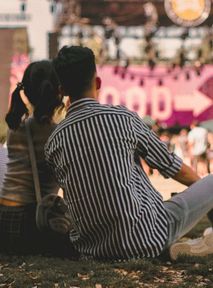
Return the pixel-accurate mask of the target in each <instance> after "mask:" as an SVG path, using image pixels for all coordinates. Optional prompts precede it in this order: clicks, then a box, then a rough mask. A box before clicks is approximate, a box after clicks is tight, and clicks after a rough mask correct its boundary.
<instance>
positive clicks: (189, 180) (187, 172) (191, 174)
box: [172, 163, 200, 186]
mask: <svg viewBox="0 0 213 288" xmlns="http://www.w3.org/2000/svg"><path fill="white" fill-rule="evenodd" d="M172 178H173V179H174V180H176V181H178V182H180V183H182V184H184V185H186V186H190V185H192V184H193V183H195V182H196V181H198V180H199V179H200V177H199V176H198V175H197V173H196V172H195V171H194V170H192V169H191V168H190V167H189V166H188V165H186V164H184V163H183V164H182V166H181V169H180V170H179V172H177V173H176V174H175V175H174V176H173V177H172Z"/></svg>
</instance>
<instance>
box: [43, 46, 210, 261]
mask: <svg viewBox="0 0 213 288" xmlns="http://www.w3.org/2000/svg"><path fill="white" fill-rule="evenodd" d="M53 64H54V67H55V69H56V71H57V73H58V76H59V79H60V82H61V85H62V87H63V89H64V92H65V94H66V95H69V97H70V102H71V105H70V107H69V109H68V112H67V115H66V118H65V119H64V120H63V121H62V122H61V123H59V125H58V126H57V128H56V129H55V130H54V132H53V133H52V135H51V136H50V137H49V139H48V142H47V144H46V146H45V155H46V159H47V161H48V163H49V165H50V167H51V168H52V170H53V172H54V175H55V178H56V179H57V182H58V184H59V185H60V186H61V187H62V188H63V190H64V196H65V198H66V200H67V202H68V204H69V209H70V215H71V217H72V223H73V225H74V229H73V230H72V231H71V232H70V239H71V241H72V243H73V244H74V246H75V248H76V249H77V250H78V251H79V252H80V253H82V254H85V255H91V256H93V257H94V258H98V259H115V260H118V259H130V258H138V257H156V256H158V255H160V254H161V253H163V252H164V251H165V249H167V248H170V254H171V258H172V259H176V257H177V256H178V255H180V254H181V253H182V252H184V253H186V254H188V255H197V256H201V255H202V256H204V255H208V254H211V253H213V245H212V243H213V233H211V234H209V235H207V236H206V237H204V239H202V243H200V245H199V247H197V249H196V250H195V249H191V248H192V247H191V244H190V243H175V242H176V241H177V240H178V239H179V238H180V237H182V236H183V235H184V234H186V233H187V232H188V231H189V230H190V229H191V228H192V227H193V226H194V225H196V224H197V222H198V221H199V220H201V219H202V218H203V217H204V215H206V214H207V213H209V214H208V215H209V219H210V221H211V223H212V224H213V218H212V214H211V213H210V212H211V211H212V209H213V175H209V176H207V177H206V178H203V179H200V177H199V176H198V175H197V174H196V173H195V172H194V171H193V170H192V169H191V168H190V167H189V166H187V165H186V164H184V163H183V162H182V160H181V159H180V158H179V157H178V156H176V155H175V154H174V153H172V152H170V151H169V150H168V148H167V146H166V144H165V143H163V142H162V141H161V140H160V139H159V138H158V137H157V136H156V134H155V133H154V132H153V131H152V130H151V129H149V127H148V126H147V125H146V124H145V123H144V121H143V120H142V119H141V118H140V117H139V116H138V115H137V114H136V113H133V112H131V111H129V110H128V109H126V108H125V107H122V106H112V105H104V104H100V103H99V102H98V93H99V89H100V87H101V80H100V78H99V77H98V76H97V74H96V65H95V57H94V54H93V52H92V51H91V50H90V49H89V48H86V47H79V46H71V47H66V46H65V47H63V48H62V49H61V50H60V51H59V53H58V56H57V57H56V58H55V59H54V61H53ZM139 157H141V158H143V159H144V160H145V161H146V163H147V164H148V165H149V166H150V167H152V168H153V169H158V170H159V172H160V173H161V174H162V175H163V176H164V177H165V178H173V179H175V180H177V181H178V182H180V183H182V184H185V185H187V186H189V187H188V189H186V190H185V191H184V192H183V193H179V194H178V195H176V196H174V197H172V198H171V199H170V201H167V202H164V201H163V199H162V196H161V195H160V193H159V192H158V191H157V190H156V189H155V188H154V187H153V186H152V184H151V182H150V180H149V178H148V176H147V175H146V173H145V172H144V169H143V168H142V167H141V163H140V161H138V158H139ZM200 247H202V248H203V249H200Z"/></svg>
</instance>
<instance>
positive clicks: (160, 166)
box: [133, 115, 182, 178]
mask: <svg viewBox="0 0 213 288" xmlns="http://www.w3.org/2000/svg"><path fill="white" fill-rule="evenodd" d="M133 129H134V132H135V136H136V139H137V144H136V145H137V146H136V150H137V151H136V153H138V154H139V155H140V157H142V158H143V159H144V160H145V161H146V163H147V164H148V165H149V166H150V167H151V168H154V169H157V170H158V171H159V172H160V173H161V174H162V175H163V176H164V177H165V178H170V177H173V176H174V175H175V174H176V173H177V172H179V170H180V169H181V166H182V160H181V158H179V157H178V156H177V155H176V154H175V153H173V152H170V151H169V150H168V148H167V145H166V144H165V143H163V142H162V141H161V140H160V139H159V138H158V136H157V135H156V134H155V133H154V132H153V131H152V130H150V129H149V127H148V126H147V125H146V124H145V123H144V122H143V120H142V119H140V118H139V117H138V116H137V115H135V116H134V117H133Z"/></svg>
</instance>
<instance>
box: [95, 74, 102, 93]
mask: <svg viewBox="0 0 213 288" xmlns="http://www.w3.org/2000/svg"><path fill="white" fill-rule="evenodd" d="M95 81H96V90H100V89H101V78H100V77H96V79H95Z"/></svg>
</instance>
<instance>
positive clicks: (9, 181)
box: [0, 61, 72, 256]
mask: <svg viewBox="0 0 213 288" xmlns="http://www.w3.org/2000/svg"><path fill="white" fill-rule="evenodd" d="M59 87H60V84H59V80H58V77H57V74H56V72H55V70H54V68H53V66H52V63H51V62H49V61H39V62H34V63H31V64H30V65H29V66H28V67H27V68H26V70H25V72H24V75H23V79H22V82H20V83H18V84H17V87H16V89H15V90H14V92H13V93H12V98H11V104H10V108H9V111H8V113H7V115H6V122H7V125H8V127H9V130H8V135H7V149H8V163H7V170H6V173H5V176H4V180H3V183H2V188H1V191H0V250H1V251H6V252H9V253H37V252H50V253H54V255H56V254H57V255H63V254H64V256H69V254H70V253H71V252H72V251H71V250H72V249H71V246H70V243H69V239H68V235H65V236H64V235H60V236H59V235H57V234H54V233H53V234H51V235H50V234H48V235H44V234H43V233H40V232H39V231H38V229H37V227H36V223H35V211H36V196H35V189H34V182H33V173H32V169H31V162H30V157H29V149H28V141H27V136H26V127H25V121H30V127H31V134H32V140H33V144H34V150H35V155H36V162H37V167H38V174H39V181H40V187H41V191H42V192H43V193H44V195H46V194H49V193H55V194H57V192H58V189H59V187H58V186H57V184H56V182H55V180H54V179H53V177H52V175H51V172H50V170H49V168H48V166H47V165H46V162H45V159H44V145H45V142H46V141H47V139H48V137H49V135H50V134H51V133H52V131H53V130H54V128H55V124H54V123H53V120H52V119H53V115H54V112H55V110H56V108H58V107H60V106H61V105H62V95H60V91H59V90H60V88H59ZM29 107H32V115H31V116H30V117H29V114H30V113H29V110H31V109H30V108H29ZM44 195H42V196H44ZM59 242H60V243H59Z"/></svg>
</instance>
